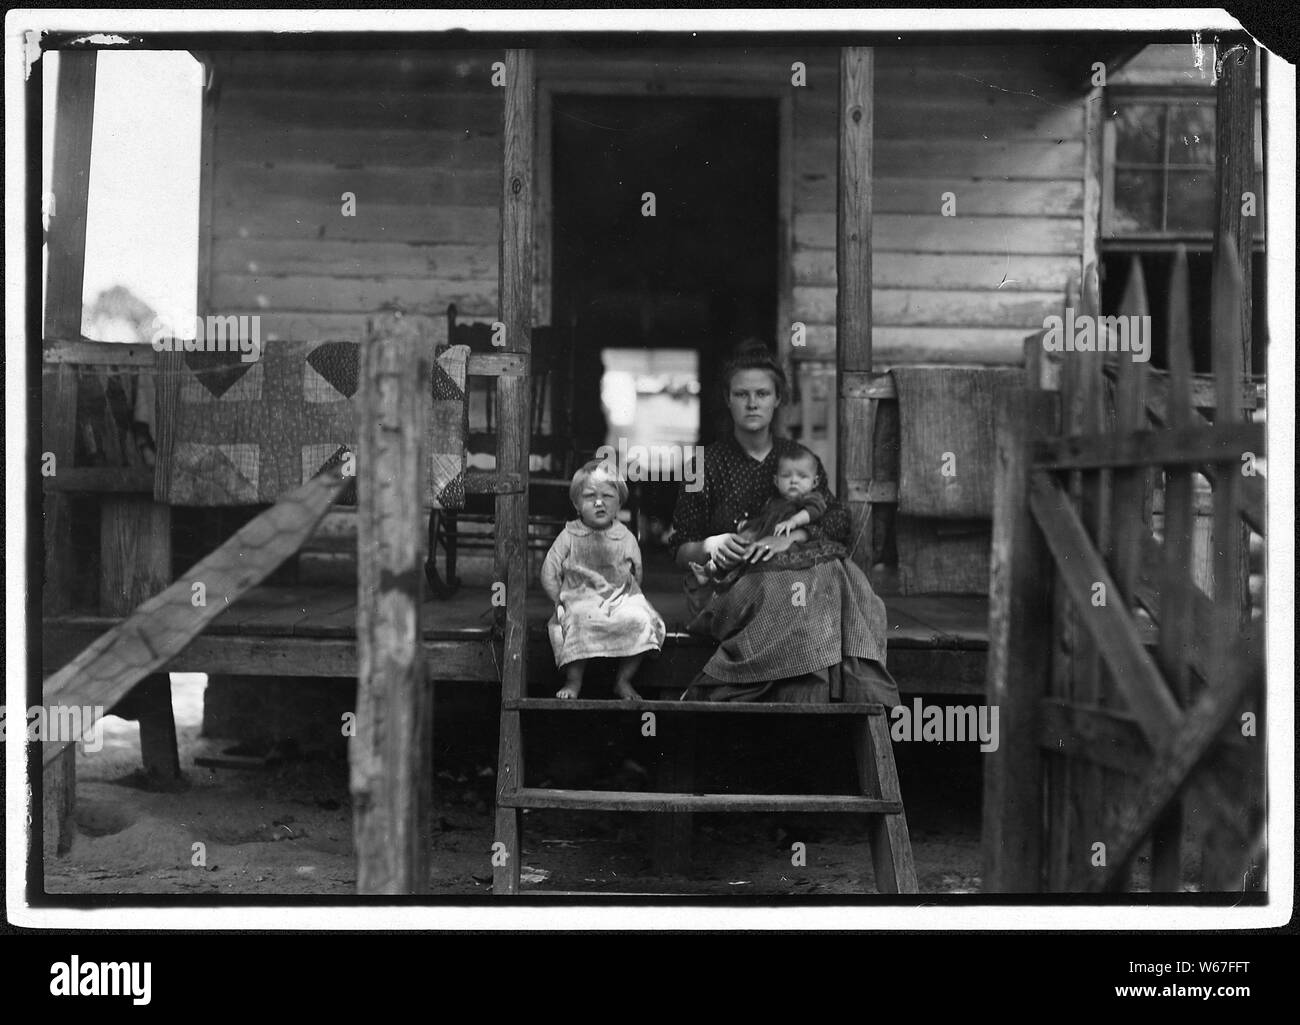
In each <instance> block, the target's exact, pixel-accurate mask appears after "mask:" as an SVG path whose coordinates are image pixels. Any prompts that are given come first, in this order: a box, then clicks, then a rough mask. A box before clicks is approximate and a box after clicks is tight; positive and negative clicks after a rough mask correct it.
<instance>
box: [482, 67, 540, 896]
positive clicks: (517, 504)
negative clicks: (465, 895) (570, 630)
mask: <svg viewBox="0 0 1300 1025" xmlns="http://www.w3.org/2000/svg"><path fill="white" fill-rule="evenodd" d="M505 78H506V81H505V90H504V91H505V96H504V108H503V110H502V124H503V125H504V158H503V166H502V177H501V248H500V262H499V278H498V295H499V297H500V302H501V322H502V323H503V324H505V328H506V345H505V348H506V351H507V352H517V353H522V354H524V355H527V354H528V353H529V352H530V351H531V349H532V327H533V324H532V306H533V143H534V136H535V135H536V131H537V113H536V88H537V86H536V79H535V75H534V70H533V53H532V51H531V50H507V51H506V54H505ZM531 392H532V389H531V387H530V378H528V377H519V376H515V375H507V374H503V375H501V376H500V377H498V378H497V413H498V416H497V472H498V473H512V472H513V473H517V474H519V475H520V479H521V480H522V482H523V487H522V490H520V491H518V492H514V493H512V494H498V495H497V499H496V520H497V522H496V579H497V581H498V582H499V583H504V584H505V591H506V604H505V624H504V633H505V638H504V648H503V669H502V680H501V697H502V701H503V703H504V702H506V701H512V700H516V699H519V698H523V697H524V696H526V694H527V691H528V687H527V680H526V675H525V669H526V665H527V659H526V657H525V655H526V653H525V648H524V645H525V642H526V641H527V638H528V620H527V616H526V614H525V611H524V602H525V599H526V598H527V593H528V592H527V589H528V445H529V440H530V439H529V425H530V424H531V422H532V417H531V412H530V410H529V403H530V400H531ZM523 757H524V754H523V738H522V735H521V723H520V713H519V712H518V711H517V710H506V709H503V710H502V712H501V734H500V740H499V753H498V776H497V795H498V798H500V797H501V796H503V795H509V794H512V793H513V792H514V791H516V790H518V789H519V788H520V787H522V786H523V784H524V781H523V779H522V778H521V777H522V775H523ZM519 818H520V813H519V809H517V808H511V807H502V805H501V803H500V800H498V804H497V812H496V835H495V837H494V843H499V844H502V845H504V846H503V847H499V848H495V849H494V852H493V859H492V866H493V867H492V892H493V893H498V894H513V893H517V892H518V891H519V862H520V859H521V858H522V857H523V848H522V846H521V845H520V842H519Z"/></svg>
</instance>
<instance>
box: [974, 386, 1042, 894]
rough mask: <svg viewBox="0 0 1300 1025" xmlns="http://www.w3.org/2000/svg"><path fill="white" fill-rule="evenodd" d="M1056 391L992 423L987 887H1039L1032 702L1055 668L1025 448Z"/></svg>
mask: <svg viewBox="0 0 1300 1025" xmlns="http://www.w3.org/2000/svg"><path fill="white" fill-rule="evenodd" d="M1053 399H1054V396H1053V395H1051V394H1050V393H1047V392H1042V391H1028V390H1026V391H1017V392H1015V393H1014V398H1013V399H1012V401H1011V403H1010V404H1009V406H1008V408H1007V409H1006V410H1005V415H1004V416H1002V417H1000V418H999V420H998V431H997V438H998V443H997V466H996V470H995V474H996V476H995V478H994V485H993V493H994V500H993V509H994V514H993V545H992V554H991V561H990V565H989V668H988V678H987V698H986V700H987V701H988V703H989V705H990V707H993V708H997V709H998V717H999V718H998V721H999V723H1000V727H999V729H1000V734H1001V737H1002V743H1001V744H1000V745H999V747H998V749H997V750H996V751H992V752H990V753H989V754H987V755H986V756H985V757H986V758H987V759H988V760H987V762H986V763H985V767H984V815H983V840H982V844H983V856H984V889H985V891H986V892H989V893H1038V892H1040V891H1041V890H1042V889H1043V858H1044V854H1045V851H1044V844H1043V820H1042V816H1043V800H1044V796H1045V795H1044V791H1043V784H1044V776H1043V769H1044V765H1043V758H1042V755H1041V753H1040V751H1039V737H1038V734H1039V723H1038V715H1039V704H1040V701H1041V699H1042V698H1043V696H1044V695H1045V694H1046V692H1047V683H1048V680H1049V678H1050V676H1051V670H1052V628H1051V624H1050V623H1048V624H1044V623H1043V618H1044V615H1045V614H1046V613H1047V612H1048V610H1050V609H1051V608H1052V584H1051V581H1052V573H1051V566H1052V564H1051V559H1050V558H1049V557H1048V553H1047V548H1046V545H1045V544H1044V543H1043V538H1042V534H1041V533H1040V531H1039V530H1038V527H1037V526H1036V525H1035V523H1034V520H1033V517H1032V516H1031V515H1030V512H1029V501H1028V480H1029V472H1030V447H1031V445H1032V444H1033V442H1034V441H1035V440H1036V438H1037V437H1038V436H1039V435H1041V434H1046V433H1049V432H1051V430H1052V429H1053V427H1054V424H1053V423H1052V420H1053V419H1054V410H1053V406H1052V402H1053Z"/></svg>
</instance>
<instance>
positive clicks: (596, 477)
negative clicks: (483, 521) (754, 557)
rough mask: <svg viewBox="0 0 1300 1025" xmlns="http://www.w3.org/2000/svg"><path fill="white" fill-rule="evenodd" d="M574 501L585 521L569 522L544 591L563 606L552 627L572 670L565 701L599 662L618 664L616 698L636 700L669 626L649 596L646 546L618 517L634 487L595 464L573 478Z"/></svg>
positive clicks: (559, 654) (561, 662) (546, 569)
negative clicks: (636, 681) (639, 681)
mask: <svg viewBox="0 0 1300 1025" xmlns="http://www.w3.org/2000/svg"><path fill="white" fill-rule="evenodd" d="M569 499H570V501H572V502H573V508H574V509H575V510H577V513H578V518H577V519H576V520H570V521H569V522H568V523H566V524H565V526H564V530H563V531H562V532H561V533H560V536H559V537H558V538H556V539H555V543H554V544H553V545H551V550H550V551H549V552H547V553H546V561H545V562H544V563H543V564H542V588H543V590H545V591H546V594H547V596H548V597H549V598H550V599H551V601H553V602H554V603H555V615H553V616H552V617H551V619H550V622H549V623H548V624H547V633H548V635H549V636H550V640H551V648H552V649H553V650H554V652H555V664H556V666H557V667H558V668H560V669H562V670H564V676H565V683H564V686H563V687H561V688H560V690H559V691H557V692H556V695H555V696H556V697H557V698H576V697H577V696H578V695H579V694H580V693H581V691H582V675H583V671H584V670H585V669H586V667H587V663H588V662H589V661H590V660H591V659H593V658H615V659H618V660H619V662H618V670H617V675H616V679H615V682H614V693H615V694H617V695H618V696H619V697H620V698H624V699H625V700H629V701H635V700H636V699H638V698H639V697H640V696H641V695H640V694H638V693H637V692H636V690H635V689H634V688H633V687H632V677H633V676H634V675H636V671H637V668H638V667H639V666H640V665H641V659H642V658H644V657H645V654H646V652H648V651H654V652H658V651H659V650H660V649H661V648H662V647H663V643H664V621H663V619H662V617H660V615H659V613H657V612H656V611H655V610H654V607H653V606H652V605H651V604H650V603H649V602H648V601H647V600H646V597H645V595H644V594H642V593H641V549H640V548H639V547H637V543H636V538H634V537H633V536H632V532H631V531H630V530H628V529H627V527H625V526H623V524H622V523H620V522H619V519H618V511H619V509H620V508H621V507H622V505H623V503H624V502H626V501H627V484H625V483H624V482H623V480H622V479H621V478H620V477H619V476H618V475H617V474H616V473H615V472H613V470H612V469H611V468H610V467H609V466H608V465H606V464H604V463H602V462H600V461H599V460H592V461H591V462H589V463H587V464H586V465H585V466H583V467H582V469H580V470H579V471H578V472H577V473H575V474H574V475H573V483H572V484H571V485H570V486H569Z"/></svg>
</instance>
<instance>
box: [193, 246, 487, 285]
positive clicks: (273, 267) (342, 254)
mask: <svg viewBox="0 0 1300 1025" xmlns="http://www.w3.org/2000/svg"><path fill="white" fill-rule="evenodd" d="M216 270H217V272H218V273H220V274H234V275H249V276H257V275H266V276H270V277H282V276H285V275H291V274H303V275H317V276H324V277H334V278H381V279H382V278H386V277H389V276H392V277H398V278H414V277H423V278H425V279H428V278H435V279H441V280H444V281H488V280H492V279H493V278H495V276H496V272H497V247H496V246H494V245H437V244H432V245H430V244H419V243H401V242H366V241H362V242H348V241H337V240H324V241H317V242H314V243H313V244H312V245H310V246H304V245H303V244H302V243H301V242H299V241H298V240H296V239H253V238H250V239H247V240H244V241H242V242H241V244H240V245H239V246H238V247H235V246H227V247H225V248H224V249H222V251H221V252H220V254H219V256H218V260H217V262H216Z"/></svg>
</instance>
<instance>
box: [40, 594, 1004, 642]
mask: <svg viewBox="0 0 1300 1025" xmlns="http://www.w3.org/2000/svg"><path fill="white" fill-rule="evenodd" d="M646 597H647V598H648V599H649V600H650V603H651V604H652V605H654V607H655V608H656V609H657V610H659V613H660V614H661V615H662V616H663V617H664V621H665V622H666V623H667V625H668V643H669V644H672V645H674V646H677V645H692V646H700V647H710V646H712V644H713V642H712V641H711V640H710V639H709V638H707V637H699V636H696V635H693V634H688V633H686V621H687V616H686V601H685V597H684V595H682V594H681V593H680V592H678V593H665V592H660V591H656V590H647V591H646ZM884 600H885V607H886V610H887V611H888V619H889V645H890V647H891V648H892V647H901V648H954V649H973V650H982V649H985V648H987V645H988V599H987V598H985V597H983V596H981V595H907V596H890V597H886V598H885V599H884ZM527 609H528V623H529V627H530V630H531V631H532V632H534V633H537V632H544V630H545V625H546V621H547V620H548V619H549V618H550V615H551V604H550V602H549V601H548V600H547V598H546V596H545V595H544V594H542V593H541V591H540V590H537V591H534V592H530V593H529V595H528V604H527ZM492 613H493V608H492V605H491V599H490V592H488V591H487V589H485V588H483V589H474V590H470V589H463V590H461V591H460V592H458V593H457V594H456V595H454V596H453V597H452V598H450V599H447V600H445V601H439V600H437V599H433V598H430V599H428V600H426V601H425V603H424V605H423V606H422V607H421V622H422V623H423V630H422V636H423V638H424V639H425V640H426V641H457V640H465V641H469V640H482V639H485V638H488V637H490V636H491V633H492V623H493V615H492ZM356 615H357V595H356V591H355V590H351V589H346V588H341V587H259V588H256V589H255V590H253V591H250V592H249V593H248V594H247V595H245V596H244V597H243V598H242V599H240V600H239V601H238V602H236V603H234V604H233V605H231V607H230V608H229V609H228V610H227V611H226V612H223V613H222V614H221V615H220V616H218V617H217V618H216V619H215V620H214V621H213V622H212V624H211V625H210V626H209V627H208V629H207V630H206V631H205V633H206V634H207V635H209V636H229V635H238V636H257V637H334V638H342V639H352V638H354V637H355V636H356ZM118 622H120V619H119V618H118V617H115V616H101V615H97V614H92V613H76V612H74V613H69V614H66V615H62V616H57V617H51V618H49V619H47V620H46V621H45V623H46V625H47V626H54V625H58V626H61V627H67V628H76V629H77V630H78V632H81V631H82V630H93V631H96V632H98V633H102V632H104V631H106V630H108V629H110V628H112V627H113V626H115V625H116V624H117V623H118Z"/></svg>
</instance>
